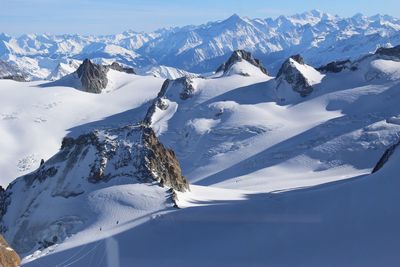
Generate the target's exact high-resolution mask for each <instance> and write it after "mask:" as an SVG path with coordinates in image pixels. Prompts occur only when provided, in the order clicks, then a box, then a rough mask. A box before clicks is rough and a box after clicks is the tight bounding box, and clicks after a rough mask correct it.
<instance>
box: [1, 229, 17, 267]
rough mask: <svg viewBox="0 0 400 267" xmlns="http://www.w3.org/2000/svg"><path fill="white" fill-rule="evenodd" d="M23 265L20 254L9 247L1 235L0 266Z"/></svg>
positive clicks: (15, 266) (14, 266)
mask: <svg viewBox="0 0 400 267" xmlns="http://www.w3.org/2000/svg"><path fill="white" fill-rule="evenodd" d="M20 264H21V259H20V257H19V256H18V254H17V253H16V252H15V251H14V250H13V249H12V248H11V247H10V246H9V245H8V243H7V241H6V240H5V239H4V238H3V236H1V235H0V266H2V267H17V266H19V265H20Z"/></svg>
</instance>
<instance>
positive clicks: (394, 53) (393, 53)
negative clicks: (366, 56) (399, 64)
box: [375, 45, 400, 60]
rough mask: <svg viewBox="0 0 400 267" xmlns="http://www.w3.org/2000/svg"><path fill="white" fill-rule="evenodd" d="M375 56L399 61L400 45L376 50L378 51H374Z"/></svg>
mask: <svg viewBox="0 0 400 267" xmlns="http://www.w3.org/2000/svg"><path fill="white" fill-rule="evenodd" d="M375 55H380V56H387V57H391V58H395V59H398V60H400V45H398V46H395V47H392V48H385V47H381V48H378V50H376V52H375Z"/></svg>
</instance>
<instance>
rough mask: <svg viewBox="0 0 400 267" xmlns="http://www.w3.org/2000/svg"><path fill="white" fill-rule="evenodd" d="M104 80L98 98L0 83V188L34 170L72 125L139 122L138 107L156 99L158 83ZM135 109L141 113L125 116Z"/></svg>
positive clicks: (127, 77) (116, 77) (119, 77)
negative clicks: (106, 81) (100, 121)
mask: <svg viewBox="0 0 400 267" xmlns="http://www.w3.org/2000/svg"><path fill="white" fill-rule="evenodd" d="M108 76H109V85H108V87H107V89H106V92H108V93H103V94H99V95H97V94H91V93H85V92H82V91H80V90H76V89H74V88H72V87H63V86H56V87H41V85H42V84H45V82H28V83H19V82H14V81H9V80H0V101H1V105H0V136H1V138H0V149H1V150H2V151H4V153H1V155H0V169H1V171H0V177H1V178H0V179H1V180H0V183H1V185H3V186H7V184H8V183H9V182H11V181H12V180H14V179H15V178H16V177H18V176H21V175H23V174H26V173H29V172H31V171H33V170H35V169H36V168H37V167H38V166H39V163H40V160H41V159H45V160H47V159H48V158H50V157H51V156H52V155H53V154H55V153H56V152H57V151H58V149H59V148H60V145H61V140H62V138H63V137H64V136H65V135H66V134H67V133H68V132H69V131H70V129H72V128H74V127H76V126H79V125H83V124H88V123H90V122H95V121H98V120H102V119H104V118H107V117H109V116H112V115H118V114H120V116H114V117H115V119H114V120H113V122H114V123H116V124H118V123H123V122H124V121H125V122H126V121H135V118H137V120H139V118H140V117H143V116H144V114H143V113H145V112H146V108H145V107H144V106H143V107H142V105H143V104H144V103H146V102H148V101H150V100H152V99H154V97H156V95H157V93H158V92H159V90H160V88H161V85H162V82H163V80H162V79H159V78H154V77H145V76H137V75H132V74H126V73H121V72H117V71H113V70H110V71H109V73H108ZM138 107H140V108H141V110H136V111H135V112H131V113H129V112H128V111H130V110H134V109H135V108H138ZM129 116H131V118H129Z"/></svg>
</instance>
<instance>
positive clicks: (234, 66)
mask: <svg viewBox="0 0 400 267" xmlns="http://www.w3.org/2000/svg"><path fill="white" fill-rule="evenodd" d="M242 62H246V63H250V64H251V65H252V66H254V67H256V68H257V69H258V70H259V71H261V72H262V73H263V74H265V75H268V71H267V70H266V69H265V68H264V66H263V65H262V64H261V62H260V60H258V59H256V58H254V57H253V56H252V54H251V53H250V52H247V51H245V50H236V51H234V52H233V53H232V55H231V56H230V58H229V59H228V61H226V62H225V63H224V64H222V65H221V66H219V68H218V69H217V70H216V73H222V75H223V76H229V75H233V74H239V75H243V76H250V75H251V74H250V72H251V71H250V72H249V70H248V69H246V66H240V64H241V63H242Z"/></svg>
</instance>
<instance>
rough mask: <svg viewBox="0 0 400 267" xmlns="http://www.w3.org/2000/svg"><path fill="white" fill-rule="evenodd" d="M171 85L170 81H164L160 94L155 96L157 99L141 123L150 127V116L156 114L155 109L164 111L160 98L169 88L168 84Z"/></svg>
mask: <svg viewBox="0 0 400 267" xmlns="http://www.w3.org/2000/svg"><path fill="white" fill-rule="evenodd" d="M171 83H173V81H171V80H168V79H167V80H165V81H164V83H163V85H162V87H161V90H160V92H159V93H158V95H157V98H156V99H155V100H154V102H153V104H152V105H151V106H150V107H149V109H148V110H147V113H146V116H145V118H144V120H143V123H144V124H145V125H147V126H149V127H150V125H151V121H152V116H153V114H154V113H155V112H156V109H157V108H160V109H162V110H165V109H166V107H165V105H163V104H162V103H163V101H162V98H163V97H164V95H165V93H166V92H167V89H168V87H169V86H170V84H171Z"/></svg>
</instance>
